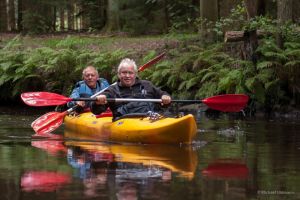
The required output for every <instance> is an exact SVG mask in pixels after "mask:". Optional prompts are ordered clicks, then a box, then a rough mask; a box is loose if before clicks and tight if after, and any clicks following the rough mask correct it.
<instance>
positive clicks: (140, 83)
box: [91, 58, 171, 120]
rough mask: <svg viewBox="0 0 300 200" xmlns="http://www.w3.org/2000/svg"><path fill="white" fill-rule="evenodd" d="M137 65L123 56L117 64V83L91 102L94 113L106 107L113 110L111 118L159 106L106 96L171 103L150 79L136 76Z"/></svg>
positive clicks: (166, 95) (151, 109)
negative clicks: (121, 100)
mask: <svg viewBox="0 0 300 200" xmlns="http://www.w3.org/2000/svg"><path fill="white" fill-rule="evenodd" d="M137 72H138V69H137V65H136V64H135V62H134V61H133V60H131V59H129V58H125V59H123V60H122V61H121V63H120V64H119V66H118V81H117V84H114V85H111V86H110V87H109V88H108V89H107V90H105V91H104V92H103V93H102V94H101V95H98V96H97V97H96V99H97V100H96V101H95V102H92V103H91V111H92V112H93V113H94V114H100V113H102V112H104V111H105V110H106V109H107V108H108V107H109V108H110V109H111V111H112V112H113V120H116V119H118V118H119V117H121V116H123V115H126V114H132V113H147V112H148V111H152V112H157V111H160V109H161V107H159V105H157V104H155V103H151V102H118V103H117V102H107V98H136V99H161V100H162V103H161V106H166V105H168V104H170V103H171V97H170V96H169V95H168V93H167V92H165V91H162V90H160V89H159V88H157V87H155V86H154V85H153V84H152V83H151V82H150V81H146V80H141V79H139V78H138V77H137Z"/></svg>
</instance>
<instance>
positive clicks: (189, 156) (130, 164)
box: [65, 141, 197, 179]
mask: <svg viewBox="0 0 300 200" xmlns="http://www.w3.org/2000/svg"><path fill="white" fill-rule="evenodd" d="M65 144H66V145H67V147H68V149H74V148H75V147H76V148H80V151H83V152H85V154H84V158H85V161H87V162H109V163H116V165H117V166H116V168H117V169H119V171H117V172H120V173H121V172H122V169H124V168H126V169H137V166H144V167H145V166H146V167H148V168H147V170H148V171H147V172H145V171H143V172H142V171H140V170H132V171H131V172H134V174H133V173H131V172H129V171H128V170H127V172H128V173H127V174H126V176H142V175H143V173H145V174H144V175H148V176H157V175H159V174H160V175H161V171H159V170H158V169H159V168H165V169H168V170H171V171H172V172H176V173H178V174H179V175H180V176H183V177H186V178H189V179H191V178H193V177H194V173H195V170H196V166H197V155H196V152H195V151H193V150H192V148H191V147H190V146H184V147H179V146H171V145H120V144H99V143H97V144H95V143H94V142H77V141H67V142H65ZM77 151H78V149H77ZM73 154H74V152H73ZM74 155H75V154H74ZM82 155H83V154H82ZM77 157H78V156H77ZM135 172H136V173H135ZM119 175H120V176H123V175H122V173H121V174H119ZM144 175H143V176H144Z"/></svg>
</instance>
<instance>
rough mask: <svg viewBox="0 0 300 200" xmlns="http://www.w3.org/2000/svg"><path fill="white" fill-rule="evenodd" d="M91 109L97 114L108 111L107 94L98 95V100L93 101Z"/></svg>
mask: <svg viewBox="0 0 300 200" xmlns="http://www.w3.org/2000/svg"><path fill="white" fill-rule="evenodd" d="M90 108H91V111H92V113H93V114H95V115H99V114H101V113H102V112H104V111H106V110H107V108H108V104H107V100H106V96H105V95H98V96H97V97H96V101H95V102H92V103H91V106H90Z"/></svg>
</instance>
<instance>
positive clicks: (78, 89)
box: [67, 66, 109, 112]
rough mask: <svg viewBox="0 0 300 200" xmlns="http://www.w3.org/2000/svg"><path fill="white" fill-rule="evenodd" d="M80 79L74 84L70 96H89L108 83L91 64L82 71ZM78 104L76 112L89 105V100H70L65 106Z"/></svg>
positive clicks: (105, 86)
mask: <svg viewBox="0 0 300 200" xmlns="http://www.w3.org/2000/svg"><path fill="white" fill-rule="evenodd" d="M82 78H83V80H82V81H79V82H77V83H76V84H75V88H74V89H73V91H72V93H71V95H70V98H80V97H90V96H92V95H94V94H95V93H97V92H99V91H101V90H103V89H105V88H107V87H108V86H109V83H108V82H107V80H105V79H104V78H99V74H98V71H97V70H96V68H95V67H93V66H87V67H86V68H84V69H83V71H82ZM75 105H78V109H77V110H76V111H77V112H81V111H82V110H83V109H84V108H88V107H89V102H85V101H71V102H69V103H68V104H67V106H68V107H69V108H70V107H73V106H75Z"/></svg>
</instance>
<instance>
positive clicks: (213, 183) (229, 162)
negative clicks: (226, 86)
mask: <svg viewBox="0 0 300 200" xmlns="http://www.w3.org/2000/svg"><path fill="white" fill-rule="evenodd" d="M0 113H1V112H0ZM39 116H40V115H36V114H32V115H28V114H26V115H25V114H22V113H18V114H17V113H14V114H12V113H10V114H7V113H3V112H2V113H1V114H0V127H1V129H0V199H1V200H4V199H5V200H6V199H9V200H14V199H18V200H19V199H31V200H35V199H39V200H40V199H42V200H48V199H49V200H50V199H126V200H134V199H172V200H182V199H184V200H188V199H230V200H231V199H300V131H299V130H300V121H297V120H287V119H284V120H265V119H248V118H246V119H245V118H244V119H236V118H232V117H229V116H227V115H221V116H220V117H218V118H207V117H206V116H205V115H204V114H203V113H200V114H198V115H197V121H198V133H197V137H196V138H195V140H194V142H193V144H192V145H190V146H179V145H178V146H177V145H120V144H119V145H117V144H108V143H101V142H92V141H72V140H64V138H63V131H64V129H63V127H61V128H59V129H58V130H57V131H55V134H56V135H58V136H56V137H55V138H53V139H37V138H35V139H34V138H32V137H31V136H32V135H33V134H34V132H33V130H32V129H31V127H30V123H31V122H32V121H33V120H34V119H36V118H38V117H39Z"/></svg>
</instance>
